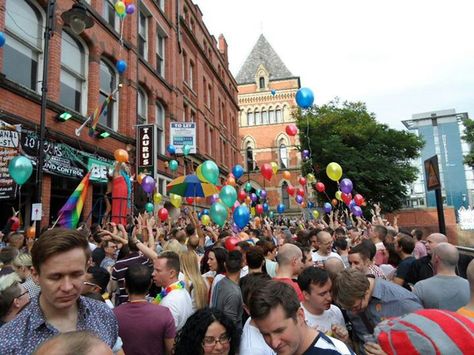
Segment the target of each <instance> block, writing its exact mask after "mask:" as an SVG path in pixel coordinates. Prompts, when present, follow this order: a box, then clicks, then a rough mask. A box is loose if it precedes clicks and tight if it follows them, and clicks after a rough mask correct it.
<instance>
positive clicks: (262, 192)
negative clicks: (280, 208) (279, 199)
mask: <svg viewBox="0 0 474 355" xmlns="http://www.w3.org/2000/svg"><path fill="white" fill-rule="evenodd" d="M260 198H261V199H262V200H265V199H266V198H267V191H265V190H262V191H260Z"/></svg>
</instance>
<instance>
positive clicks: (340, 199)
mask: <svg viewBox="0 0 474 355" xmlns="http://www.w3.org/2000/svg"><path fill="white" fill-rule="evenodd" d="M334 196H336V198H337V199H338V200H339V201H342V192H341V191H336V194H335V195H334Z"/></svg>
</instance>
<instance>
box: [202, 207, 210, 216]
mask: <svg viewBox="0 0 474 355" xmlns="http://www.w3.org/2000/svg"><path fill="white" fill-rule="evenodd" d="M202 214H205V215H208V216H209V210H208V209H207V208H205V209H203V210H202Z"/></svg>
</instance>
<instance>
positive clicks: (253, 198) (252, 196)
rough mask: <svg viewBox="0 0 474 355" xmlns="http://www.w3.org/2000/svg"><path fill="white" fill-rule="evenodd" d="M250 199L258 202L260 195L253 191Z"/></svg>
mask: <svg viewBox="0 0 474 355" xmlns="http://www.w3.org/2000/svg"><path fill="white" fill-rule="evenodd" d="M250 199H251V200H252V202H257V200H258V196H257V195H256V194H254V193H251V194H250Z"/></svg>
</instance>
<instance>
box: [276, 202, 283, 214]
mask: <svg viewBox="0 0 474 355" xmlns="http://www.w3.org/2000/svg"><path fill="white" fill-rule="evenodd" d="M277 212H278V213H283V212H285V205H284V204H283V203H280V204H279V205H278V206H277Z"/></svg>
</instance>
